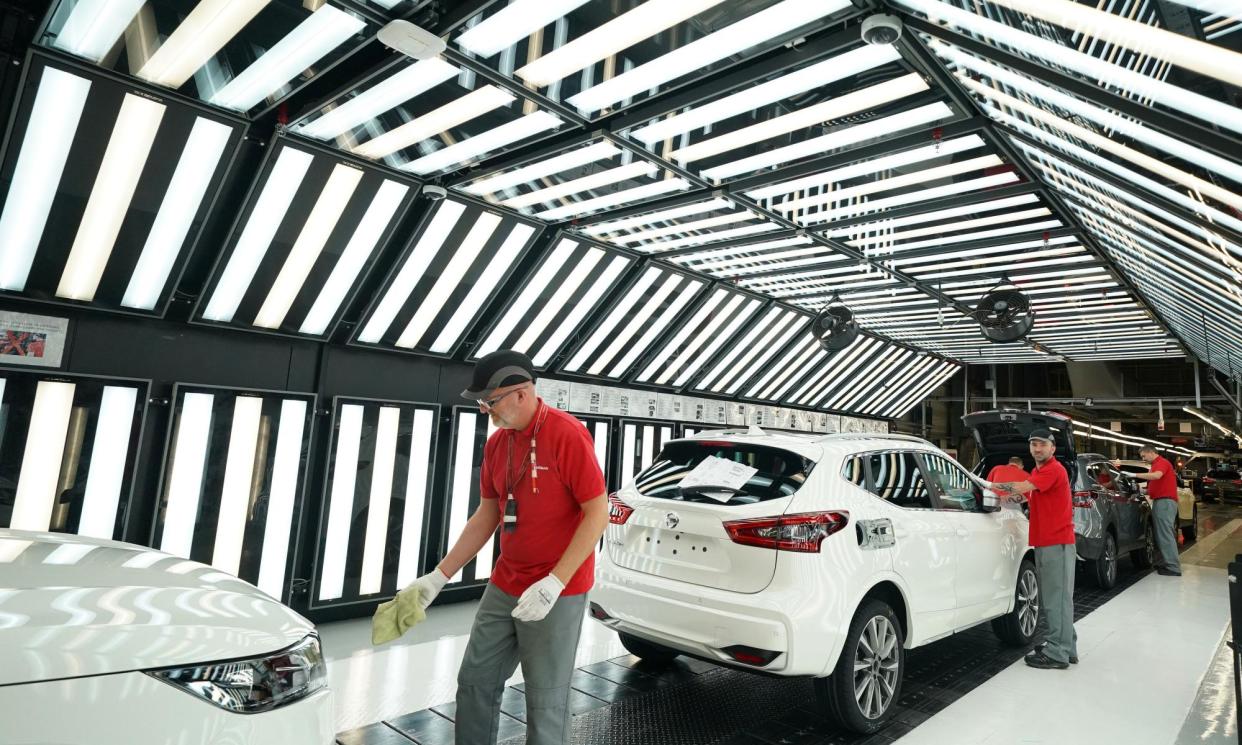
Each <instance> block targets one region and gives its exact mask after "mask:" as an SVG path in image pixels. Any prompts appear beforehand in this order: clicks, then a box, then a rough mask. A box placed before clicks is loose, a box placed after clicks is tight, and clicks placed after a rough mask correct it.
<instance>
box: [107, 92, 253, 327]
mask: <svg viewBox="0 0 1242 745" xmlns="http://www.w3.org/2000/svg"><path fill="white" fill-rule="evenodd" d="M232 135H233V128H232V127H230V126H228V125H225V124H221V123H219V122H214V121H212V120H210V119H207V118H205V117H201V116H200V117H198V118H197V119H196V120H195V121H194V127H193V128H192V129H191V130H190V136H189V137H188V138H187V139H186V143H185V149H184V150H182V151H181V158H180V159H179V160H178V161H177V168H176V170H175V171H173V177H172V181H170V182H169V184H168V188H167V189H166V190H165V192H164V199H163V201H162V202H161V203H160V209H159V212H158V213H156V215H155V222H154V223H152V225H151V232H150V233H148V234H147V240H146V243H145V244H144V245H143V247H142V253H141V254H140V255H139V256H138V263H137V265H136V266H135V267H134V271H133V273H132V274H131V275H130V278H129V284H128V285H127V286H126V288H125V295H124V297H123V298H122V300H121V305H122V306H123V307H126V308H137V309H140V310H153V309H154V308H155V306H156V304H157V303H158V302H159V299H160V296H161V295H162V294H163V291H164V287H165V286H166V285H167V284H168V276H169V275H170V274H171V273H172V268H173V265H174V264H175V263H176V261H177V257H178V256H180V255H181V252H182V250H183V248H184V246H185V239H186V236H187V235H188V234H189V232H190V226H191V225H192V224H193V222H194V218H195V216H196V215H197V214H198V210H199V206H200V205H201V204H202V202H203V197H204V196H205V195H206V194H207V187H208V186H210V184H211V179H212V177H213V176H214V175H215V173H216V169H217V168H219V165H220V159H221V158H222V157H223V156H224V149H225V147H227V146H228V141H229V138H230V137H231V136H232Z"/></svg>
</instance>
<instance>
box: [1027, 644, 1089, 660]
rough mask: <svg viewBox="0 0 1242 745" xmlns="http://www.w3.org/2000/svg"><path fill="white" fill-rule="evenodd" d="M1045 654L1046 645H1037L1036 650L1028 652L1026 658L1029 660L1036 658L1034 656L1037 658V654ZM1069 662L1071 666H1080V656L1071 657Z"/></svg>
mask: <svg viewBox="0 0 1242 745" xmlns="http://www.w3.org/2000/svg"><path fill="white" fill-rule="evenodd" d="M1046 643H1047V642H1045V644H1046ZM1043 653H1044V644H1036V645H1035V649H1033V650H1031V651H1030V652H1027V653H1026V656H1027V657H1028V658H1030V657H1034V656H1035V655H1037V654H1043ZM1069 661H1070V664H1071V665H1077V664H1078V655H1074V654H1072V655H1070V656H1069Z"/></svg>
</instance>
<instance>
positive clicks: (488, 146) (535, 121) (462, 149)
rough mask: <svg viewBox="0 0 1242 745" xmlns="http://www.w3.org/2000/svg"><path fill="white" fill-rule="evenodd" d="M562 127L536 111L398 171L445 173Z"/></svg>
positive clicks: (552, 116)
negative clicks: (520, 141) (452, 167)
mask: <svg viewBox="0 0 1242 745" xmlns="http://www.w3.org/2000/svg"><path fill="white" fill-rule="evenodd" d="M563 123H564V122H562V121H561V118H560V117H559V116H557V115H556V114H549V113H548V112H546V111H536V112H535V113H533V114H527V115H525V116H521V117H518V118H517V119H514V120H513V121H511V122H507V123H505V124H502V125H500V126H499V127H496V128H495V129H489V130H487V131H486V132H480V133H479V134H477V135H475V136H473V137H467V138H466V139H464V140H462V141H461V142H458V143H457V144H455V145H449V146H448V147H445V148H441V149H439V150H436V151H435V152H433V153H431V154H430V155H424V156H423V157H421V158H419V159H418V160H415V161H412V162H410V163H407V164H406V165H404V166H401V168H402V170H405V171H410V172H412V173H417V174H419V175H426V174H428V173H432V172H434V171H443V170H448V168H449V167H450V166H455V165H458V164H461V163H465V162H466V161H468V160H470V159H471V158H474V157H476V156H479V155H483V154H484V153H489V152H491V151H493V150H498V149H500V148H502V147H505V146H506V145H510V144H512V143H514V142H517V141H519V140H524V139H526V138H527V137H534V136H535V135H537V134H540V133H542V132H547V131H548V130H551V129H556V128H557V127H559V126H561V124H563Z"/></svg>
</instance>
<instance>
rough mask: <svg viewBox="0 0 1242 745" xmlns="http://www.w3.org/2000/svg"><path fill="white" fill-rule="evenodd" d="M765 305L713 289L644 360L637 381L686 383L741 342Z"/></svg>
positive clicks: (748, 296) (736, 293)
mask: <svg viewBox="0 0 1242 745" xmlns="http://www.w3.org/2000/svg"><path fill="white" fill-rule="evenodd" d="M765 304H766V301H764V300H760V299H758V298H756V297H753V296H750V295H745V294H742V293H740V292H734V291H731V290H727V289H724V288H722V287H715V288H713V289H712V290H711V291H710V292H709V293H707V294H706V295H705V296H704V297H703V300H702V301H701V302H700V303H699V305H698V306H697V307H696V308H695V309H694V311H693V313H692V315H690V316H689V317H688V318H687V319H686V320H685V322H684V323H682V324H681V326H680V328H678V330H677V333H676V334H674V335H673V336H672V338H670V339H669V340H668V341H666V342H665V343H664V344H662V345H661V346H659V347H656V348H654V349H653V350H652V353H651V354H650V355H649V356H648V357H646V358H645V359H644V360H643V362H642V363H641V364H640V365H639V367H638V370H639V372H638V374H637V375H636V376H635V377H634V380H635V382H638V383H650V384H653V385H661V386H673V387H675V388H681V387H683V386H685V385H686V384H687V383H688V382H689V381H690V380H691V378H692V377H693V376H694V375H696V374H697V373H698V372H699V371H700V370H702V369H703V367H704V365H706V364H707V363H709V362H710V361H711V360H712V359H713V358H714V357H715V356H716V354H717V353H719V352H721V351H722V350H725V349H729V348H731V347H733V345H734V344H736V343H737V342H738V335H739V332H740V331H741V329H742V328H744V327H745V325H746V324H747V323H748V322H749V321H750V320H751V319H752V318H754V317H755V315H756V314H757V313H758V312H759V310H760V309H761V308H763V306H764V305H765Z"/></svg>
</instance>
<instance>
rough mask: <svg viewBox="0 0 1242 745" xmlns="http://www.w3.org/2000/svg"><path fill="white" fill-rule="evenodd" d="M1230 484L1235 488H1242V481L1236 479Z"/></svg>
mask: <svg viewBox="0 0 1242 745" xmlns="http://www.w3.org/2000/svg"><path fill="white" fill-rule="evenodd" d="M1229 483H1231V484H1233V485H1234V486H1242V479H1234V480H1233V481H1230V482H1229Z"/></svg>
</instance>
